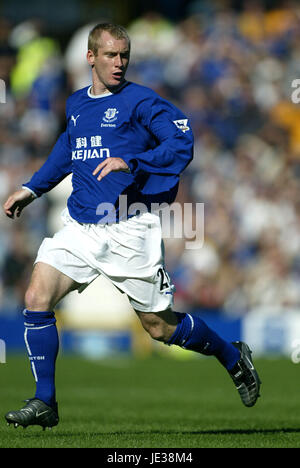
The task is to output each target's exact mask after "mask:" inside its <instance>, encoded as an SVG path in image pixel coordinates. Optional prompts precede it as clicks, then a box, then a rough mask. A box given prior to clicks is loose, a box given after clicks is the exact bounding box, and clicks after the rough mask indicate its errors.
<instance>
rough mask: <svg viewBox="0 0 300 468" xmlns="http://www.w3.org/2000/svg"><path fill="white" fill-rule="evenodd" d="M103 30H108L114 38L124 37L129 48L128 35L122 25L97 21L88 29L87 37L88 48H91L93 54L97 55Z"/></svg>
mask: <svg viewBox="0 0 300 468" xmlns="http://www.w3.org/2000/svg"><path fill="white" fill-rule="evenodd" d="M104 31H107V32H109V33H110V34H111V35H112V36H113V37H114V38H115V39H126V41H127V42H128V46H129V49H130V37H129V35H128V32H127V31H126V29H125V28H124V27H123V26H120V25H119V24H113V23H99V24H97V25H96V26H94V28H93V29H92V30H91V31H90V33H89V38H88V50H91V51H92V52H93V53H94V54H95V55H97V52H98V48H99V47H100V40H99V39H100V37H101V34H102V33H103V32H104Z"/></svg>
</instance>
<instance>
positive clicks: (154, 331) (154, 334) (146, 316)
mask: <svg viewBox="0 0 300 468" xmlns="http://www.w3.org/2000/svg"><path fill="white" fill-rule="evenodd" d="M138 315H139V318H140V320H141V323H142V325H143V327H144V329H145V330H146V331H147V332H148V333H149V335H150V336H151V338H153V339H154V340H157V341H162V342H164V343H167V342H168V341H169V339H170V337H171V336H172V334H173V332H174V324H173V323H170V322H169V321H166V320H165V316H164V315H163V314H159V313H155V314H154V313H153V314H150V313H139V314H138Z"/></svg>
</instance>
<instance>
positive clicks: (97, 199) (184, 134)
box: [24, 82, 193, 223]
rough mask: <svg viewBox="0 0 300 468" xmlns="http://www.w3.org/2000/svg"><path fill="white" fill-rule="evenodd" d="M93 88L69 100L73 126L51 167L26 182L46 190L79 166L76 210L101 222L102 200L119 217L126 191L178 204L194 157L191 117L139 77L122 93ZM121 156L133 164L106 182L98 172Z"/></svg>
mask: <svg viewBox="0 0 300 468" xmlns="http://www.w3.org/2000/svg"><path fill="white" fill-rule="evenodd" d="M90 89H91V87H86V88H83V89H80V90H79V91H76V92H75V93H74V94H72V96H70V97H69V98H68V100H67V105H66V118H67V128H66V131H65V132H64V133H62V134H61V135H60V137H59V138H58V140H57V142H56V144H55V146H54V148H53V150H52V152H51V154H50V155H49V157H48V159H47V160H46V162H45V163H44V164H43V166H42V167H41V168H40V169H39V170H38V171H37V172H36V173H35V174H34V175H33V177H32V178H31V180H30V181H29V182H27V183H25V184H24V186H25V187H28V188H29V189H30V190H32V191H33V192H34V193H35V194H36V195H37V196H38V197H39V196H41V195H42V194H43V193H46V192H48V191H49V190H51V189H52V188H53V187H55V186H56V185H57V184H58V183H59V182H60V181H62V180H63V179H64V178H65V177H66V176H67V175H69V174H71V173H72V186H73V190H72V193H71V195H70V197H69V199H68V208H69V212H70V215H71V216H72V217H73V218H74V219H76V220H77V221H79V222H81V223H98V222H101V219H102V218H103V217H104V216H105V213H104V212H103V210H101V209H99V206H100V207H101V206H102V205H103V206H105V205H106V206H108V205H109V204H111V205H112V206H113V207H114V209H115V212H116V215H117V219H119V218H122V217H124V214H123V213H122V215H121V213H120V212H119V200H120V198H119V197H120V195H123V196H126V197H127V204H128V206H129V205H131V204H132V203H143V204H144V205H145V206H147V208H148V209H151V203H160V204H161V203H168V204H170V203H172V202H173V201H174V200H175V197H176V194H177V188H178V182H179V176H180V174H181V172H182V171H183V170H184V169H185V167H186V166H187V165H188V163H189V162H190V161H191V159H192V157H193V134H192V130H191V128H190V124H189V121H188V119H187V117H186V116H185V115H184V114H183V113H182V112H181V111H180V110H179V109H177V108H176V106H174V105H173V104H171V103H170V102H168V101H166V100H165V99H163V98H161V97H160V96H159V95H158V94H157V93H155V92H154V91H153V90H151V89H149V88H147V87H144V86H140V85H138V84H135V83H132V82H125V83H124V85H123V86H122V87H121V88H120V89H119V90H118V91H117V92H114V93H107V94H103V95H99V96H95V95H92V94H91V92H90ZM111 157H120V158H122V159H123V160H124V161H125V162H126V163H127V165H128V167H129V169H130V170H129V171H128V172H125V171H120V172H111V173H110V174H108V175H107V176H105V177H104V178H103V179H102V180H101V181H98V180H97V176H93V171H94V170H95V168H96V167H97V166H98V164H100V163H101V162H102V161H103V160H104V159H105V158H111Z"/></svg>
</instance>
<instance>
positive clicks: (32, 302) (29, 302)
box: [25, 286, 51, 311]
mask: <svg viewBox="0 0 300 468" xmlns="http://www.w3.org/2000/svg"><path fill="white" fill-rule="evenodd" d="M25 307H26V309H27V310H31V311H42V310H50V309H51V304H50V301H49V298H48V297H47V295H46V294H44V293H43V292H42V291H40V290H38V289H37V288H36V287H33V286H31V287H29V288H28V289H27V291H26V293H25Z"/></svg>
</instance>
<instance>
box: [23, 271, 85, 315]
mask: <svg viewBox="0 0 300 468" xmlns="http://www.w3.org/2000/svg"><path fill="white" fill-rule="evenodd" d="M79 286H80V284H79V283H77V282H76V281H74V280H73V279H72V278H70V277H68V276H67V275H65V274H64V273H62V272H60V271H59V270H57V269H56V268H54V267H52V266H51V265H48V264H47V263H43V262H38V263H36V264H35V266H34V269H33V272H32V276H31V280H30V283H29V286H28V289H27V292H26V295H25V304H26V308H27V309H30V310H49V309H53V308H54V307H55V306H56V304H57V303H58V302H59V301H60V300H61V299H63V297H65V296H66V295H67V294H68V293H69V292H71V291H74V290H75V289H78V287H79Z"/></svg>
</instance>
